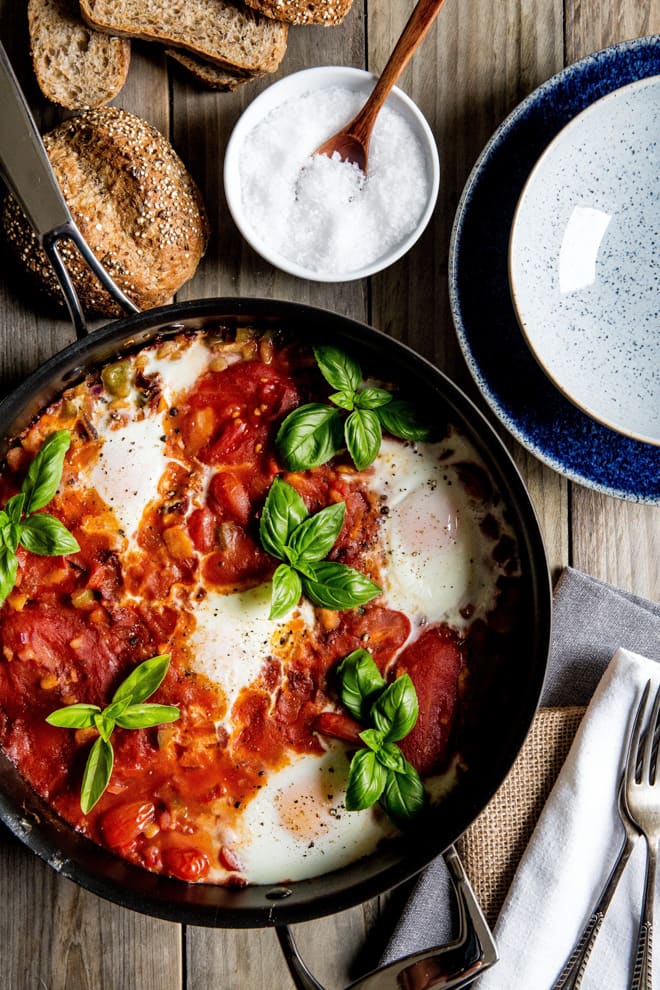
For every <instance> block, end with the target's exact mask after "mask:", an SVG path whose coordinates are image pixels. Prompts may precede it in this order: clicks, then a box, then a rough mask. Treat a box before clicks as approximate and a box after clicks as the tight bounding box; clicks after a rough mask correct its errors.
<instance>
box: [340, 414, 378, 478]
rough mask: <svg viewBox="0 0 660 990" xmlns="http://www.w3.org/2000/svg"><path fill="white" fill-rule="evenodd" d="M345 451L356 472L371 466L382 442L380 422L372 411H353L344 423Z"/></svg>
mask: <svg viewBox="0 0 660 990" xmlns="http://www.w3.org/2000/svg"><path fill="white" fill-rule="evenodd" d="M344 437H345V439H346V449H347V450H348V452H349V454H350V455H351V458H352V460H353V463H354V464H355V466H356V468H357V469H358V471H364V469H365V468H367V467H369V465H370V464H373V462H374V461H375V459H376V457H377V456H378V451H379V450H380V445H381V443H382V440H383V431H382V430H381V426H380V420H379V419H378V416H377V414H376V413H375V412H374V411H373V410H372V409H355V410H354V411H353V412H352V413H351V414H350V416H349V417H348V419H347V420H346V422H345V423H344Z"/></svg>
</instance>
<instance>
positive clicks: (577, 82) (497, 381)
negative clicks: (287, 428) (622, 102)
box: [449, 36, 660, 503]
mask: <svg viewBox="0 0 660 990" xmlns="http://www.w3.org/2000/svg"><path fill="white" fill-rule="evenodd" d="M654 75H660V36H653V37H648V38H638V39H636V40H634V41H627V42H623V43H621V44H619V45H613V46H612V47H610V48H606V49H604V50H603V51H601V52H596V53H595V54H594V55H589V56H588V57H587V58H584V59H582V60H581V61H579V62H576V63H575V64H573V65H570V66H568V67H567V68H566V69H564V70H563V71H562V72H560V73H558V74H557V75H556V76H553V77H552V78H551V79H549V80H548V81H547V82H546V83H544V84H543V85H542V86H540V87H539V88H538V89H536V90H535V91H534V92H533V93H531V94H530V96H528V97H527V98H526V99H525V100H524V101H523V102H522V103H521V104H520V105H519V106H518V107H517V108H516V109H515V110H514V111H513V113H511V114H510V115H509V116H508V117H507V119H506V120H505V121H504V122H503V123H502V124H501V126H500V127H499V128H498V129H497V131H496V132H495V134H494V135H493V136H492V138H491V139H490V141H489V142H488V144H487V145H486V147H485V148H484V150H483V152H482V153H481V155H480V157H479V159H478V161H477V163H476V165H475V167H474V169H473V170H472V173H471V175H470V177H469V179H468V181H467V184H466V186H465V189H464V190H463V194H462V197H461V200H460V203H459V206H458V210H457V213H456V218H455V221H454V229H453V232H452V239H451V246H450V259H449V285H450V296H451V306H452V313H453V317H454V323H455V325H456V330H457V333H458V338H459V342H460V345H461V348H462V350H463V354H464V356H465V359H466V361H467V363H468V366H469V368H470V371H471V373H472V375H473V377H474V379H475V381H476V383H477V385H478V386H479V388H480V390H481V392H482V394H483V395H484V397H485V399H486V401H487V402H488V403H489V405H490V407H491V408H492V410H493V411H494V413H495V414H496V415H497V416H498V417H499V419H500V420H501V421H502V423H503V424H504V426H505V427H506V428H507V429H508V430H509V431H510V432H511V433H512V434H513V436H515V437H516V439H517V440H519V441H520V443H522V444H523V446H525V447H526V448H527V449H528V450H530V451H531V452H532V453H533V454H534V455H535V456H536V457H538V458H539V459H540V460H542V461H543V462H544V463H545V464H547V465H549V466H550V467H551V468H553V469H554V470H556V471H559V472H560V473H561V474H563V475H565V476H566V477H568V478H570V479H571V480H573V481H577V482H579V483H580V484H582V485H586V486H587V487H589V488H594V489H596V490H597V491H601V492H604V493H605V494H607V495H614V496H616V497H618V498H625V499H629V500H631V501H635V502H651V503H660V450H659V449H658V448H657V447H656V446H654V445H652V444H647V443H643V442H642V441H639V440H633V439H631V438H629V437H625V436H623V435H621V434H619V433H616V432H615V431H613V430H610V429H609V428H608V427H606V426H603V425H602V424H600V423H597V422H596V421H595V420H593V419H591V418H590V417H589V416H587V415H586V414H585V413H584V412H582V411H581V410H580V409H578V408H577V407H576V406H574V405H573V403H572V402H570V401H569V400H568V399H567V398H565V397H564V396H563V395H562V394H561V392H559V391H558V389H556V388H555V386H554V385H553V384H552V383H551V382H550V381H549V379H548V378H547V377H546V375H545V374H544V373H543V371H542V370H541V368H540V367H539V366H538V364H537V362H536V360H535V358H534V357H533V355H532V354H531V352H530V350H529V349H528V347H527V345H526V343H525V340H524V337H523V334H522V331H521V330H520V328H519V325H518V321H517V319H516V315H515V312H514V309H513V305H512V302H511V296H510V292H509V279H508V270H507V255H508V243H509V234H510V231H511V223H512V220H513V215H514V213H515V208H516V205H517V202H518V199H519V197H520V193H521V191H522V189H523V187H524V185H525V182H526V181H527V178H528V176H529V174H530V172H531V171H532V168H533V167H534V165H535V163H536V161H537V160H538V158H539V156H540V155H541V154H542V152H543V151H544V150H545V148H546V147H547V145H548V144H549V143H550V141H551V140H552V139H553V138H554V137H555V136H556V135H557V134H558V133H559V131H561V130H562V128H563V127H565V125H566V124H567V123H569V121H571V120H572V119H573V118H574V117H575V116H577V114H579V113H581V112H582V111H583V110H584V109H586V107H588V106H590V105H591V104H592V103H594V102H595V101H596V100H598V99H600V98H601V97H602V96H605V95H606V94H608V93H611V92H613V91H614V90H615V89H619V88H620V87H622V86H626V85H627V84H628V83H631V82H634V81H635V80H637V79H644V78H647V77H649V76H654Z"/></svg>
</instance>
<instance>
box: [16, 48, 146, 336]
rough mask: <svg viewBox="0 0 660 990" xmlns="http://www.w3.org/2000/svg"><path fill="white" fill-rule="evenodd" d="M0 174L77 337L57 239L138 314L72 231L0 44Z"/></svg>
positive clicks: (81, 328) (74, 301) (80, 317)
mask: <svg viewBox="0 0 660 990" xmlns="http://www.w3.org/2000/svg"><path fill="white" fill-rule="evenodd" d="M0 106H1V107H2V127H1V128H0V172H1V173H2V176H3V178H4V180H5V182H6V183H7V185H8V186H9V188H10V190H11V191H12V193H13V194H14V196H15V198H16V199H17V200H18V202H19V203H20V205H21V207H22V208H23V211H24V213H25V215H26V216H27V218H28V220H29V222H30V225H31V226H32V228H33V229H34V232H35V233H36V235H37V237H38V239H39V243H40V244H41V246H42V247H43V249H44V251H45V252H46V254H47V255H48V258H49V260H50V262H51V264H52V266H53V268H54V270H55V274H56V276H57V280H58V282H59V283H60V286H61V288H62V292H63V293H64V298H65V300H66V304H67V308H68V310H69V313H70V314H71V319H72V321H73V325H74V327H75V330H76V333H77V335H78V337H84V336H85V334H86V333H87V326H86V323H85V316H84V313H83V310H82V306H81V305H80V300H79V299H78V296H77V294H76V290H75V289H74V287H73V282H72V281H71V277H70V275H69V273H68V271H67V269H66V267H65V265H64V263H63V261H62V259H61V257H60V255H59V253H58V250H57V244H58V242H59V241H60V240H61V239H62V238H68V239H69V240H71V241H73V243H74V244H75V245H76V247H77V249H78V251H79V252H80V254H81V255H82V257H83V259H84V260H85V262H86V263H87V264H88V265H89V267H90V268H91V270H92V271H93V273H94V275H96V277H97V278H98V280H99V282H100V283H101V285H102V286H103V287H104V289H106V290H107V291H108V292H109V293H110V295H111V296H112V297H113V299H115V300H116V301H117V302H118V303H119V304H120V306H122V308H123V309H125V310H126V311H127V312H128V313H137V312H138V309H137V307H136V306H134V305H133V303H132V302H131V301H130V299H128V297H127V296H125V295H124V293H123V292H122V291H121V289H120V288H119V286H117V285H116V284H115V283H114V281H113V280H112V278H111V277H110V276H109V275H108V273H107V272H106V270H105V268H104V267H103V266H102V265H101V264H100V262H99V261H98V260H97V259H96V257H95V256H94V254H93V253H92V251H91V250H90V248H89V245H88V244H87V242H86V241H85V239H84V237H83V236H82V234H81V233H80V231H79V230H78V228H77V226H76V224H75V222H74V220H73V217H72V216H71V213H70V211H69V208H68V206H67V204H66V202H65V200H64V197H63V195H62V192H61V190H60V187H59V185H58V184H57V179H56V178H55V173H54V172H53V169H52V168H51V164H50V160H49V158H48V155H47V154H46V149H45V148H44V145H43V141H42V140H41V136H40V134H39V131H38V130H37V125H36V124H35V122H34V118H33V116H32V114H31V112H30V108H29V107H28V105H27V102H26V100H25V96H24V95H23V92H22V90H21V87H20V85H19V82H18V80H17V78H16V76H15V74H14V70H13V69H12V67H11V63H10V62H9V59H8V57H7V52H6V51H5V49H4V46H3V45H2V42H0Z"/></svg>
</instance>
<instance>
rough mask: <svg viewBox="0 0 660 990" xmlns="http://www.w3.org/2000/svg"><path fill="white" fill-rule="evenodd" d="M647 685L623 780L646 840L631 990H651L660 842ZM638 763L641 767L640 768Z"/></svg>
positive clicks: (659, 777)
mask: <svg viewBox="0 0 660 990" xmlns="http://www.w3.org/2000/svg"><path fill="white" fill-rule="evenodd" d="M649 688H650V682H649V683H648V684H647V686H646V691H645V692H644V696H643V698H642V701H641V703H640V705H639V708H638V710H637V718H636V720H635V727H634V729H633V736H632V739H631V743H630V747H631V751H632V753H633V754H634V755H633V758H632V759H631V758H630V757H629V759H628V766H627V768H626V776H625V797H626V807H627V809H628V814H629V815H630V817H631V819H632V821H633V822H634V823H635V825H636V826H637V828H638V829H639V831H640V832H641V833H642V835H643V836H644V838H645V839H646V845H647V848H648V857H647V861H646V883H645V885H644V900H643V902H642V913H641V921H640V926H639V934H638V937H637V951H636V954H635V965H634V969H633V975H632V981H631V984H630V990H652V987H653V908H654V901H655V880H656V870H657V855H658V841H659V840H660V773H658V772H657V770H658V768H657V761H658V716H659V714H660V688H658V690H657V692H656V695H655V699H654V701H653V708H652V711H651V717H650V719H649V721H648V725H647V728H646V732H645V734H644V736H643V737H642V731H643V726H644V721H645V716H646V711H647V708H648V704H647V701H648V693H649ZM640 759H641V766H640Z"/></svg>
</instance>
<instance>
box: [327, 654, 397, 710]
mask: <svg viewBox="0 0 660 990" xmlns="http://www.w3.org/2000/svg"><path fill="white" fill-rule="evenodd" d="M337 677H338V678H339V683H340V697H341V700H342V704H343V705H345V706H346V708H348V710H349V712H350V713H351V715H353V716H354V717H355V718H356V719H357V720H358V722H365V721H366V718H367V714H368V712H369V709H370V708H371V705H372V704H373V701H374V696H375V695H377V694H378V693H379V692H380V691H382V690H383V688H385V687H386V686H387V685H386V683H385V680H384V678H383V677H382V675H381V673H380V671H379V669H378V667H377V666H376V664H375V662H374V658H373V657H372V656H371V654H370V653H367V651H366V650H362V649H360V650H353V652H352V653H349V654H348V656H347V657H344V659H343V660H342V661H341V663H340V664H339V666H338V667H337Z"/></svg>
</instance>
